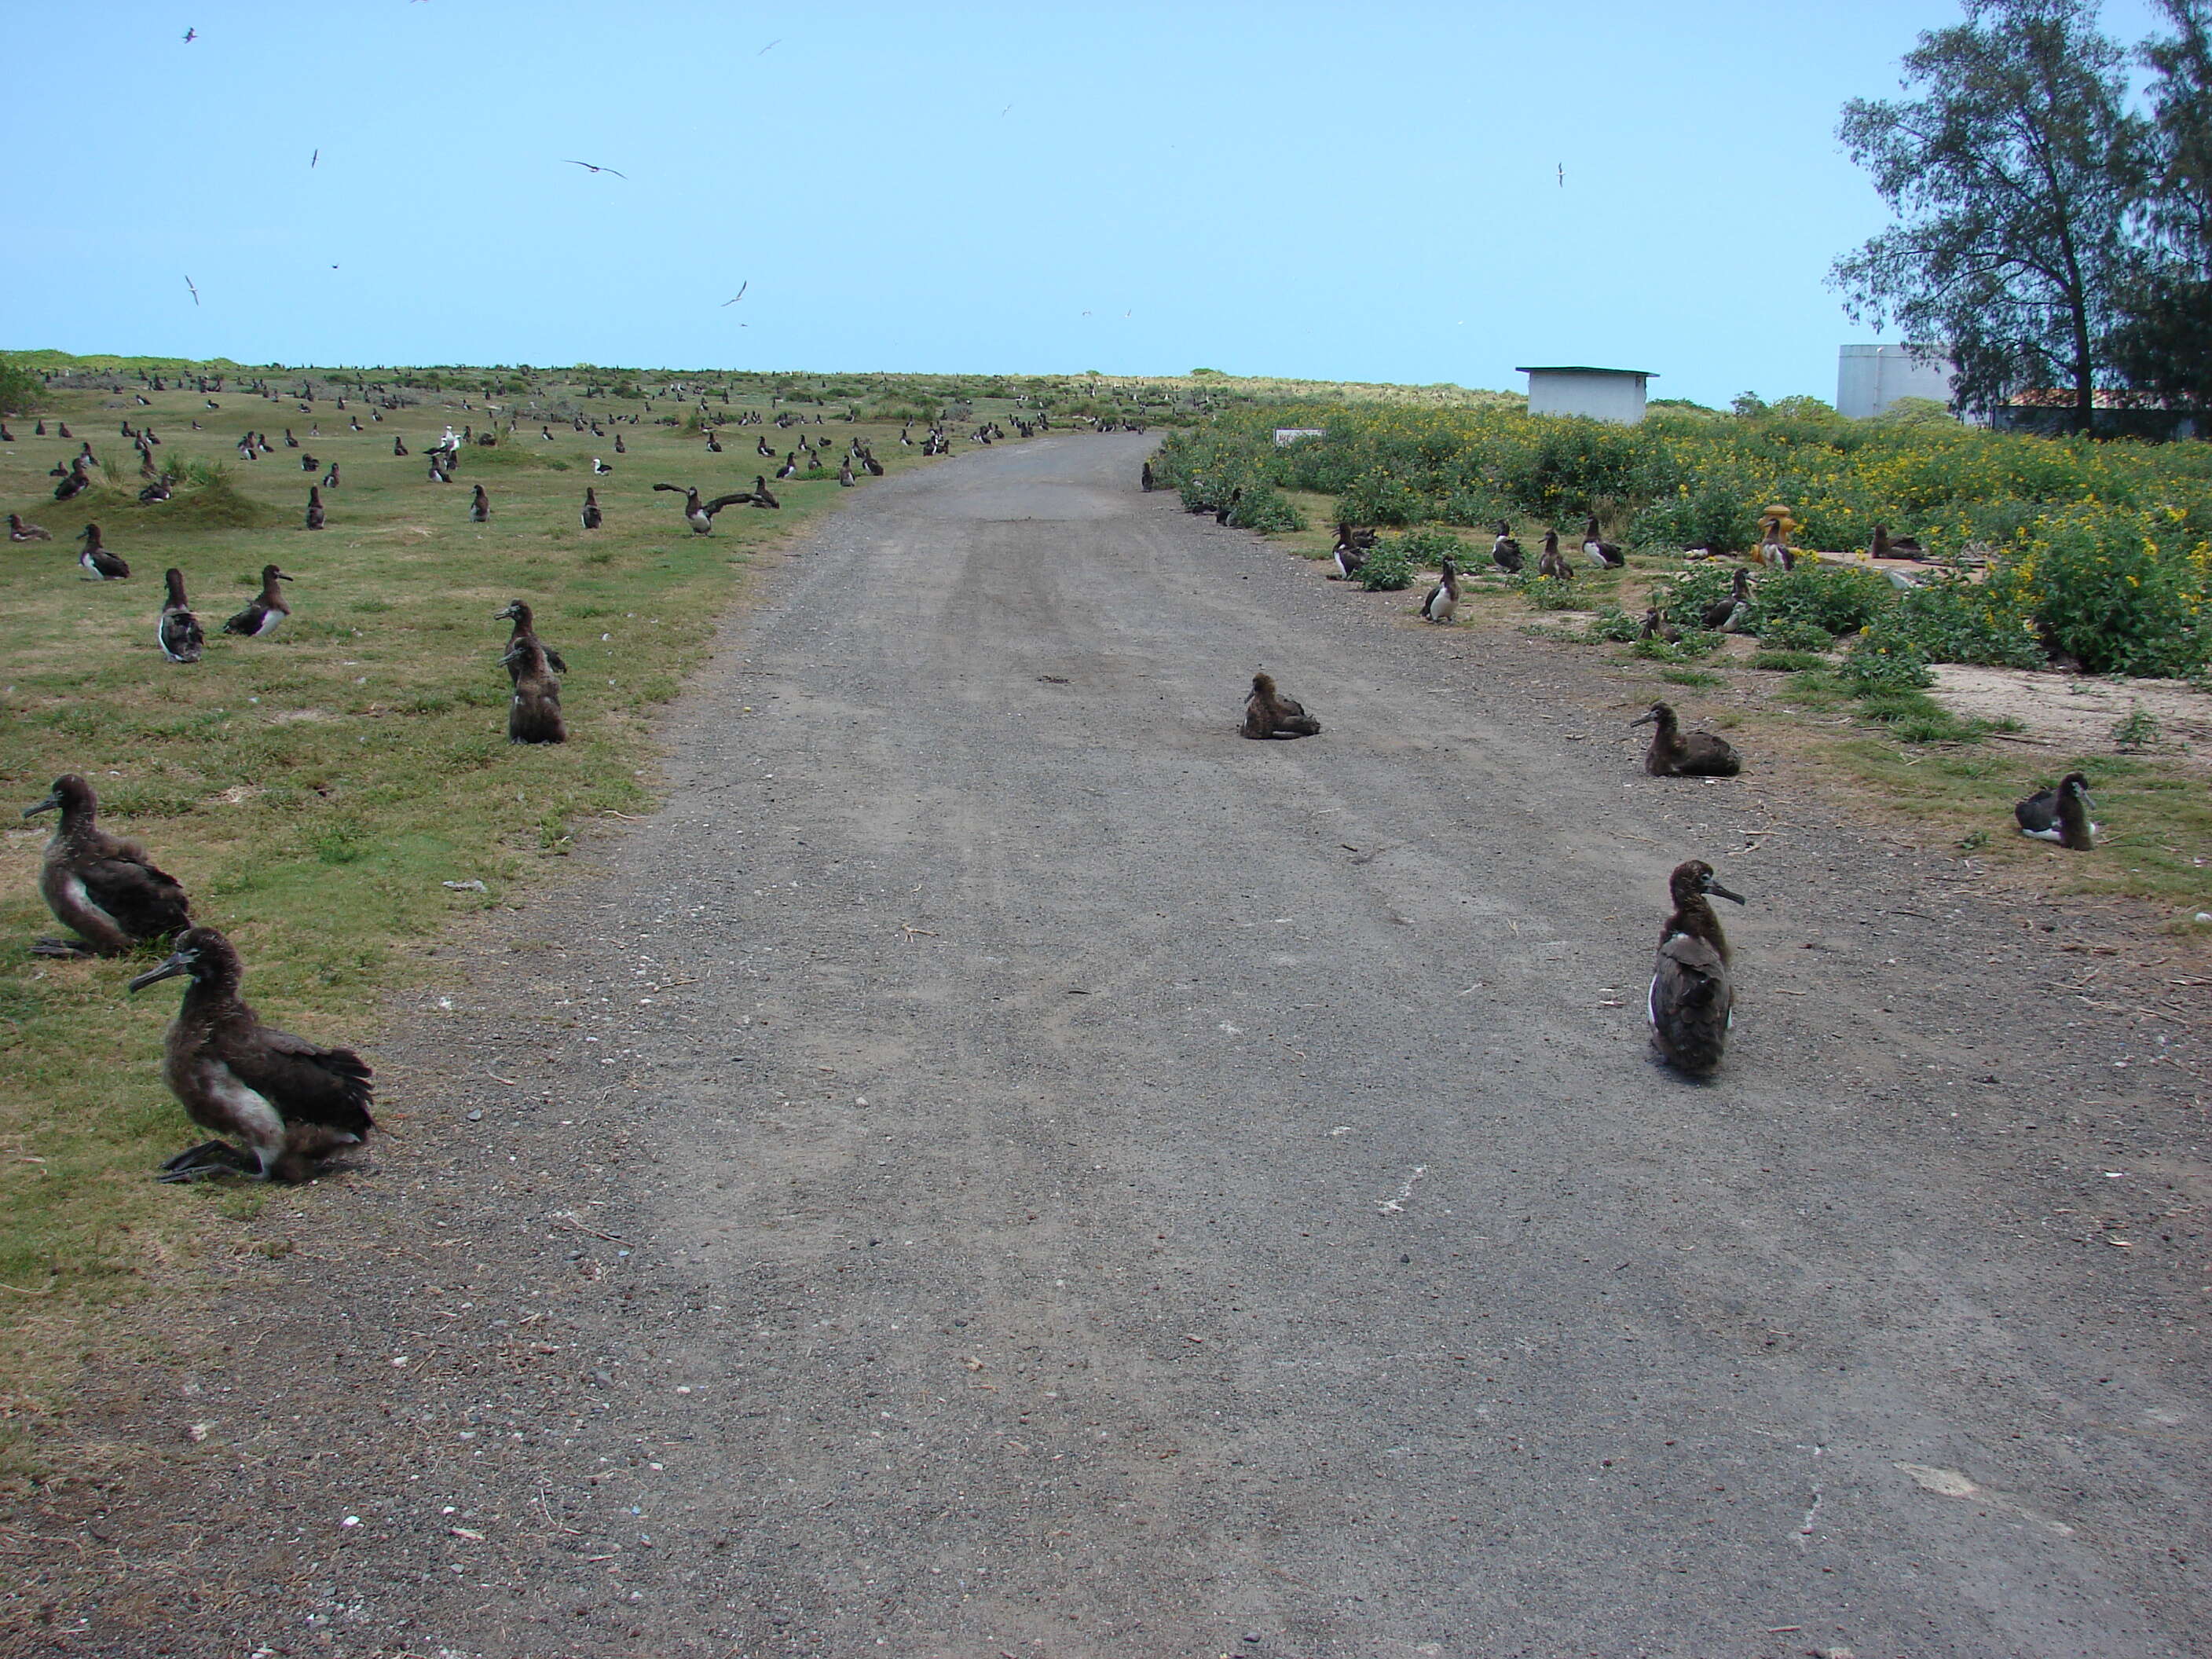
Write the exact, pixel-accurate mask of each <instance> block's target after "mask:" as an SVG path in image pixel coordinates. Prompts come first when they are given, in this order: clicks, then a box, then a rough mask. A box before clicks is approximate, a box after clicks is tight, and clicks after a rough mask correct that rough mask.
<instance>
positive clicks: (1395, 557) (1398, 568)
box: [1359, 536, 1413, 593]
mask: <svg viewBox="0 0 2212 1659" xmlns="http://www.w3.org/2000/svg"><path fill="white" fill-rule="evenodd" d="M1403 543H1404V538H1403V537H1397V536H1394V537H1391V538H1388V539H1387V540H1383V541H1380V542H1377V543H1376V544H1375V545H1374V547H1373V548H1371V549H1370V550H1369V552H1368V555H1367V562H1366V563H1364V564H1363V565H1361V566H1360V567H1359V585H1360V586H1362V587H1364V588H1365V589H1366V590H1367V591H1368V592H1370V593H1395V592H1397V591H1398V590H1399V589H1400V588H1401V587H1410V586H1413V561H1412V560H1411V559H1409V558H1407V556H1406V550H1405V547H1404V545H1403Z"/></svg>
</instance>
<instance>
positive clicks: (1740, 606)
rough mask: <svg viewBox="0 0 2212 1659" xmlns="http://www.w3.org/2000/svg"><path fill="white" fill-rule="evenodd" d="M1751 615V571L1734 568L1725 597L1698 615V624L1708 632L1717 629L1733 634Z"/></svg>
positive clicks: (1740, 567) (1739, 567) (1715, 601)
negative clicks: (1732, 579)
mask: <svg viewBox="0 0 2212 1659" xmlns="http://www.w3.org/2000/svg"><path fill="white" fill-rule="evenodd" d="M1750 615H1751V571H1750V569H1749V568H1747V567H1746V566H1743V565H1738V566H1737V567H1736V572H1735V581H1733V582H1732V583H1730V584H1729V591H1728V594H1727V597H1725V598H1723V599H1716V600H1714V601H1713V602H1712V603H1711V605H1707V606H1706V607H1705V610H1704V611H1702V612H1701V613H1699V617H1698V620H1699V623H1701V624H1702V625H1703V626H1704V627H1705V629H1706V630H1707V631H1708V632H1711V631H1713V630H1716V629H1717V630H1718V631H1719V632H1721V633H1723V634H1733V633H1735V631H1736V630H1737V629H1740V628H1741V627H1742V626H1743V624H1744V622H1745V620H1746V619H1747V617H1749V616H1750Z"/></svg>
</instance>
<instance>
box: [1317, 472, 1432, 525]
mask: <svg viewBox="0 0 2212 1659" xmlns="http://www.w3.org/2000/svg"><path fill="white" fill-rule="evenodd" d="M1336 511H1337V516H1338V517H1340V518H1344V519H1349V520H1352V523H1354V524H1389V525H1401V524H1419V522H1420V521H1421V520H1423V519H1425V518H1426V517H1428V515H1429V507H1428V502H1427V501H1425V500H1424V499H1423V498H1422V496H1421V495H1420V494H1419V492H1418V491H1416V490H1415V489H1413V488H1412V486H1410V485H1409V484H1407V483H1405V482H1404V481H1403V480H1402V479H1399V478H1395V477H1391V476H1390V475H1389V473H1387V472H1363V473H1362V474H1360V475H1359V477H1356V478H1354V479H1352V481H1351V482H1350V483H1347V484H1346V485H1345V487H1344V489H1343V491H1342V493H1341V494H1340V495H1338V496H1337V498H1336Z"/></svg>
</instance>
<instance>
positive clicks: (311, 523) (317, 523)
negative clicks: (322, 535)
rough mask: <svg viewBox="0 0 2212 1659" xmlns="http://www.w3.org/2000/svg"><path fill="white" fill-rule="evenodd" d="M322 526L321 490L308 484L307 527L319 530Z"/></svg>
mask: <svg viewBox="0 0 2212 1659" xmlns="http://www.w3.org/2000/svg"><path fill="white" fill-rule="evenodd" d="M322 527H323V492H322V489H320V487H319V486H318V485H315V484H309V485H308V486H307V528H308V529H310V530H320V529H321V528H322Z"/></svg>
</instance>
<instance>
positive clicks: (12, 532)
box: [8, 513, 54, 542]
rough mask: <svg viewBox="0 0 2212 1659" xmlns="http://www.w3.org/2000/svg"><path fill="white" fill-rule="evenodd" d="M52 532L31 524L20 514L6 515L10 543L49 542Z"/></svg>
mask: <svg viewBox="0 0 2212 1659" xmlns="http://www.w3.org/2000/svg"><path fill="white" fill-rule="evenodd" d="M53 538H54V536H53V532H52V531H50V530H48V529H46V527H45V526H42V525H35V524H33V523H32V522H31V521H30V520H28V519H27V518H25V517H23V515H22V514H21V513H9V515H8V539H9V541H11V542H50V541H52V540H53Z"/></svg>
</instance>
